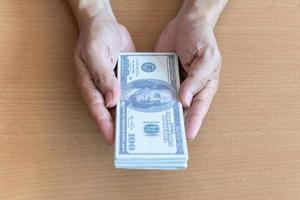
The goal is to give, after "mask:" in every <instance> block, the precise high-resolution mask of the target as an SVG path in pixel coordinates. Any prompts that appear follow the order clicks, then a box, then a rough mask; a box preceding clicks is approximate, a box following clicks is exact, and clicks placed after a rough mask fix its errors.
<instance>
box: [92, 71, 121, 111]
mask: <svg viewBox="0 0 300 200" xmlns="http://www.w3.org/2000/svg"><path fill="white" fill-rule="evenodd" d="M92 76H93V79H94V81H95V84H96V86H97V88H98V89H99V90H100V92H101V93H102V94H103V96H104V98H105V106H106V107H108V108H111V107H114V106H115V105H116V104H117V101H118V99H119V97H120V89H119V82H118V80H117V78H116V76H115V74H114V71H113V70H111V69H107V68H99V69H98V70H96V71H95V72H93V74H92Z"/></svg>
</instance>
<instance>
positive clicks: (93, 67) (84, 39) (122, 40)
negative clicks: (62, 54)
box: [74, 13, 135, 144]
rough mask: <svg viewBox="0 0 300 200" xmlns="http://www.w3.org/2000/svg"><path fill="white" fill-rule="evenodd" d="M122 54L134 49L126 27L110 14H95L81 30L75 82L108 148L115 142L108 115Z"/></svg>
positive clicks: (117, 91) (117, 90) (116, 97)
mask: <svg viewBox="0 0 300 200" xmlns="http://www.w3.org/2000/svg"><path fill="white" fill-rule="evenodd" d="M122 51H135V47H134V44H133V41H132V38H131V36H130V34H129V32H128V30H127V29H126V27H125V26H123V25H121V24H119V23H118V22H117V21H116V19H115V18H114V17H113V16H111V15H110V14H108V13H100V14H97V16H93V17H91V18H90V19H88V20H86V21H85V23H84V24H83V26H81V28H80V36H79V39H78V43H77V47H76V49H75V58H74V59H75V64H76V71H77V80H78V84H79V88H80V91H81V93H82V96H83V98H84V101H85V103H86V104H87V106H88V110H89V113H90V115H91V116H92V118H93V120H94V121H95V122H96V125H97V128H98V131H99V132H100V133H101V134H102V135H103V137H104V140H105V142H106V143H107V144H112V143H113V142H114V117H113V116H112V114H111V111H112V108H113V107H115V106H116V104H117V101H118V100H119V97H120V88H119V83H118V80H117V78H116V76H115V74H114V68H115V66H116V63H117V59H118V56H119V53H120V52H122Z"/></svg>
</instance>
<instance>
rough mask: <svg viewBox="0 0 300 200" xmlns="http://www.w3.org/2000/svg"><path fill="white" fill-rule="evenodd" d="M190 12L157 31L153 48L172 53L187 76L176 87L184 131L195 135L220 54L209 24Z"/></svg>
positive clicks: (215, 83)
mask: <svg viewBox="0 0 300 200" xmlns="http://www.w3.org/2000/svg"><path fill="white" fill-rule="evenodd" d="M198 15H199V14H197V13H195V12H192V11H187V12H186V11H185V12H184V13H181V14H180V15H178V16H177V17H176V18H174V19H173V20H172V21H171V22H169V24H168V25H167V26H166V28H165V29H164V30H163V32H162V33H161V35H160V37H159V39H158V41H157V43H156V46H155V51H162V52H166V51H167V52H176V53H177V55H178V57H179V59H180V61H181V64H182V66H183V70H184V71H185V72H186V74H187V76H186V78H185V80H184V81H183V82H182V85H181V87H180V90H179V98H180V101H181V102H182V104H183V106H184V107H185V108H188V110H187V115H186V123H185V125H186V134H187V138H188V139H190V140H192V139H194V138H195V137H196V135H197V133H198V131H199V129H200V126H201V124H202V121H203V119H204V117H205V115H206V113H207V111H208V109H209V106H210V104H211V102H212V99H213V97H214V95H215V93H216V91H217V88H218V84H219V74H220V68H221V54H220V50H219V48H218V45H217V41H216V38H215V35H214V32H213V25H212V24H210V23H209V22H208V21H207V20H206V19H205V18H203V17H200V16H198Z"/></svg>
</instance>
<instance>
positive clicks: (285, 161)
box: [0, 0, 300, 200]
mask: <svg viewBox="0 0 300 200" xmlns="http://www.w3.org/2000/svg"><path fill="white" fill-rule="evenodd" d="M180 3H181V2H180V1H179V0H126V1H122V0H113V1H112V4H113V7H114V10H115V13H116V15H117V16H118V19H119V21H120V22H121V23H124V24H125V25H127V27H128V28H129V30H130V31H131V33H132V35H133V37H134V40H135V43H136V46H137V48H138V50H139V51H151V49H152V46H153V45H154V42H155V40H156V38H157V36H158V34H159V32H160V31H161V30H162V28H163V27H164V25H165V24H166V23H167V22H168V20H170V19H171V18H172V17H173V16H174V15H175V13H176V12H177V10H178V8H179V6H180ZM216 33H217V37H218V40H219V44H220V47H221V49H222V52H223V59H224V64H223V71H222V81H221V86H220V89H219V92H218V95H217V96H216V98H215V100H214V103H213V105H212V108H211V109H210V112H209V114H208V116H207V118H206V120H205V123H204V126H203V128H202V129H201V133H200V135H199V137H198V138H197V140H196V141H194V142H192V143H189V153H190V160H189V167H188V169H187V170H185V171H125V170H116V169H114V167H113V148H112V147H108V146H106V145H105V144H104V143H103V141H102V140H101V137H100V135H99V134H98V133H97V132H96V129H95V126H94V124H93V122H92V121H91V119H90V118H89V116H88V114H87V110H86V108H85V105H84V103H83V101H82V99H81V97H80V95H79V92H78V89H77V87H76V84H75V79H74V75H75V73H74V69H73V68H74V66H73V62H72V52H73V48H74V46H75V42H76V38H77V36H78V33H77V27H76V23H75V21H74V19H73V17H72V15H71V13H70V10H69V8H68V6H67V5H66V4H65V3H64V1H58V0H56V1H50V0H39V1H36V0H26V1H17V0H1V3H0V199H1V200H11V199H13V200H15V199H24V200H25V199H26V200H29V199H30V200H37V199H56V200H59V199H64V200H69V199H70V200H76V199H85V200H87V199H88V200H89V199H128V200H140V199H153V200H159V199H162V200H166V199H203V200H204V199H210V200H211V199H230V200H232V199H251V200H253V199H255V200H256V199H263V200H268V199H272V200H274V199H280V200H282V199H284V200H286V199H293V200H294V199H300V37H299V36H300V1H299V0H287V1H278V0H264V1H261V0H249V1H240V0H232V1H231V2H230V4H229V6H228V7H227V9H226V11H225V12H224V13H223V15H222V17H221V20H220V22H219V24H218V27H217V30H216Z"/></svg>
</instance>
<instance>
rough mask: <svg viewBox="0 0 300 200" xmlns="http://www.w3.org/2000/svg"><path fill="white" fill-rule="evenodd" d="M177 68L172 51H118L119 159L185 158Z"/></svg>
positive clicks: (116, 146) (116, 149)
mask: <svg viewBox="0 0 300 200" xmlns="http://www.w3.org/2000/svg"><path fill="white" fill-rule="evenodd" d="M178 70H179V68H178V59H177V56H176V54H175V53H121V54H120V56H119V61H118V80H119V83H120V88H121V98H120V101H119V103H118V105H117V110H116V140H115V141H116V142H115V159H116V161H117V160H119V161H118V163H119V162H120V160H127V159H133V160H138V161H140V160H143V159H145V162H146V160H147V159H148V160H149V159H162V160H163V159H165V160H166V159H172V160H174V159H175V160H176V159H178V160H187V157H188V153H187V144H186V136H185V128H184V121H183V112H182V105H181V103H180V102H179V100H178V89H179V85H180V79H179V71H178ZM115 163H116V162H115ZM129 163H130V161H129Z"/></svg>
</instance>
